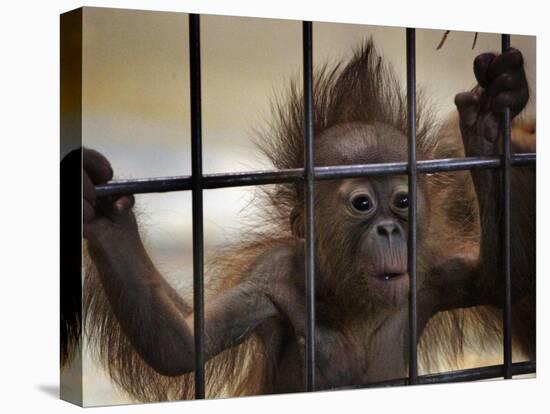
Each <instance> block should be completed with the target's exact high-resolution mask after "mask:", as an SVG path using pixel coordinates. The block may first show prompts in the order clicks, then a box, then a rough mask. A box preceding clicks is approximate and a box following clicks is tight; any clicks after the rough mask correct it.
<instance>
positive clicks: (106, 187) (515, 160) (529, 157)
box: [96, 153, 536, 197]
mask: <svg viewBox="0 0 550 414" xmlns="http://www.w3.org/2000/svg"><path fill="white" fill-rule="evenodd" d="M501 162H502V161H501V158H496V157H467V158H449V159H437V160H422V161H418V162H417V172H418V173H420V174H432V173H436V172H446V171H460V170H471V169H484V168H492V169H494V168H499V167H500V166H501ZM535 164H536V154H534V153H529V154H516V155H514V156H513V157H512V165H513V166H515V167H522V166H529V165H532V166H534V165H535ZM407 168H408V167H407V163H406V162H394V163H381V164H361V165H339V166H330V167H315V180H336V179H343V178H354V177H365V176H376V175H396V174H407ZM303 179H304V170H303V169H302V168H293V169H287V170H265V171H251V172H235V173H224V174H205V175H204V176H203V180H202V185H203V188H204V189H214V188H226V187H243V186H249V185H265V184H280V183H291V182H300V181H303ZM190 189H191V177H190V176H176V177H157V178H138V179H131V180H115V181H110V182H108V183H106V184H100V185H98V186H96V195H97V196H98V197H105V196H112V195H119V194H145V193H166V192H172V191H187V190H190Z"/></svg>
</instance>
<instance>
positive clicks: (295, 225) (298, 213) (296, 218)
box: [290, 205, 304, 239]
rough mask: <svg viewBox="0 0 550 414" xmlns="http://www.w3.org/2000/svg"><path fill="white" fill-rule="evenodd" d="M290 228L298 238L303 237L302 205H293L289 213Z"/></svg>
mask: <svg viewBox="0 0 550 414" xmlns="http://www.w3.org/2000/svg"><path fill="white" fill-rule="evenodd" d="M290 230H291V231H292V234H293V235H294V236H296V237H298V238H299V239H303V238H304V207H303V206H302V205H297V206H294V208H293V209H292V212H291V213H290Z"/></svg>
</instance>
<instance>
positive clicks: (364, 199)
mask: <svg viewBox="0 0 550 414" xmlns="http://www.w3.org/2000/svg"><path fill="white" fill-rule="evenodd" d="M351 205H352V206H353V208H354V209H355V210H357V211H359V212H361V213H366V212H368V211H370V210H371V209H372V207H373V202H372V200H371V198H370V197H369V196H368V195H366V194H359V195H356V196H355V197H353V198H352V199H351Z"/></svg>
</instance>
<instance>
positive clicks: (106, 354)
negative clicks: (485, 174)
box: [62, 40, 500, 401]
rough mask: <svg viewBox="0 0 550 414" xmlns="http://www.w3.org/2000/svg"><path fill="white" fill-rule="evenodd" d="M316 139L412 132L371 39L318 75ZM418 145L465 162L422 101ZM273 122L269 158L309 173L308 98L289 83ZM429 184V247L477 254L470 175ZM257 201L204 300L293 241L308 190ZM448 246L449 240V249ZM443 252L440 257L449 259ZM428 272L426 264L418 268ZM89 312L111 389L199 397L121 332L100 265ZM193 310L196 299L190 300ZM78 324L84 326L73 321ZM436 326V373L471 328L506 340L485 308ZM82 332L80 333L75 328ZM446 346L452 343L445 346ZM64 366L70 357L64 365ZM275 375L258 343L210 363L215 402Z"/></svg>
mask: <svg viewBox="0 0 550 414" xmlns="http://www.w3.org/2000/svg"><path fill="white" fill-rule="evenodd" d="M313 90H314V117H313V121H314V133H315V134H319V133H320V132H322V131H324V130H326V129H327V128H330V127H331V126H334V125H338V124H342V123H351V122H362V123H372V122H380V123H384V124H389V125H392V126H394V127H395V128H397V129H398V130H400V131H402V132H403V133H405V134H406V131H407V111H406V96H405V94H404V93H403V88H402V86H401V85H400V84H399V82H398V81H397V80H396V78H395V76H394V75H393V72H392V70H391V68H389V67H388V66H387V65H385V64H384V63H383V61H382V59H381V57H380V56H379V55H378V54H377V52H376V50H375V48H374V47H373V44H372V41H371V40H368V41H367V42H365V44H364V45H362V46H361V47H360V48H359V49H358V50H357V51H356V53H355V54H354V56H353V57H352V58H351V60H350V61H349V62H347V63H346V64H345V65H342V64H338V65H334V66H332V67H329V66H325V67H323V68H321V69H320V70H318V71H317V72H316V73H315V75H314V88H313ZM418 108H419V111H418V119H417V124H418V135H417V138H418V144H417V146H418V147H417V151H418V155H419V158H420V159H428V158H449V157H458V156H462V155H463V149H462V143H461V139H460V134H459V132H458V129H457V124H456V120H454V119H451V120H450V121H449V122H447V123H446V124H445V125H444V126H443V127H440V126H438V125H437V124H435V122H434V120H433V118H432V117H431V116H430V113H429V111H428V110H426V105H425V103H424V102H422V99H419V102H418ZM273 112H274V115H275V116H274V120H273V121H272V123H271V124H270V127H269V128H268V129H267V130H266V131H264V132H263V133H262V134H261V136H260V138H259V139H258V144H259V146H260V148H261V150H262V151H263V153H264V154H265V155H266V156H267V157H268V158H269V159H270V160H271V162H272V164H273V166H274V167H275V168H278V169H286V168H302V167H303V164H304V151H303V131H304V119H303V118H304V117H303V102H302V90H301V87H300V86H298V84H297V83H296V82H293V83H291V85H290V88H289V90H288V93H287V95H285V96H283V97H279V99H277V100H276V102H275V104H274V107H273ZM422 179H423V180H426V185H427V188H428V193H429V194H430V195H429V197H430V198H431V199H432V200H434V202H433V203H432V208H431V211H430V221H431V222H432V223H434V225H433V226H430V227H432V228H434V229H437V231H438V233H437V235H436V234H428V235H426V238H427V239H428V240H434V241H437V243H433V244H434V245H433V246H430V248H432V249H434V251H437V244H440V245H447V246H448V245H449V243H451V242H452V241H455V243H454V245H453V247H454V248H455V249H456V251H459V250H469V251H472V252H473V254H476V253H477V250H478V244H479V220H478V212H477V202H476V198H475V194H474V192H473V187H472V184H471V179H470V176H469V173H467V172H458V173H452V174H451V173H442V174H433V175H430V176H428V177H422ZM260 191H261V194H262V197H259V198H258V199H257V200H258V201H257V202H258V203H261V204H262V206H264V207H265V208H263V209H262V210H263V211H266V212H267V213H266V214H267V215H268V217H266V218H265V222H264V223H263V225H261V226H260V227H259V228H258V227H257V225H258V223H255V226H256V228H255V229H252V228H251V229H249V230H250V231H247V232H246V236H245V238H244V239H243V240H244V241H242V242H239V243H238V245H236V246H229V247H226V248H225V249H224V250H223V251H222V252H221V253H220V255H219V256H218V257H216V258H214V259H213V260H211V262H210V263H209V266H207V269H209V272H210V276H209V278H208V280H210V283H209V284H208V286H206V296H207V299H208V297H212V296H214V295H216V294H218V293H219V292H221V291H223V290H225V289H227V288H228V287H229V286H233V285H235V284H237V283H238V282H239V280H240V279H241V278H242V277H243V276H244V275H245V274H246V271H247V269H249V268H250V266H251V264H252V262H253V261H254V259H255V258H256V257H258V255H260V254H261V253H262V252H263V251H265V250H267V249H269V248H271V247H273V245H275V244H285V243H289V242H291V241H292V240H293V236H292V233H291V231H290V225H289V216H290V214H291V211H292V209H293V208H294V207H295V206H299V207H300V206H302V205H303V188H302V187H301V186H300V185H296V184H282V185H276V186H269V187H267V188H266V189H262V190H260ZM442 239H444V240H443V242H442ZM450 253H451V252H449V251H445V252H441V254H450ZM419 266H420V267H421V266H422V263H419ZM85 269H86V278H85V282H84V298H83V313H84V316H85V317H84V326H85V330H84V331H85V337H86V339H87V341H88V342H89V344H90V345H91V347H92V349H94V350H95V351H96V353H97V357H98V358H99V360H100V361H101V362H102V364H103V365H104V366H105V367H106V369H108V371H109V374H110V376H111V378H112V379H113V381H114V382H115V383H116V384H117V385H119V386H120V387H121V388H122V389H123V390H125V391H126V392H127V393H128V394H130V395H131V396H132V397H133V398H135V399H137V400H140V401H162V400H171V399H188V398H193V394H194V389H193V374H188V375H183V376H180V377H164V376H161V375H159V374H158V373H156V372H155V371H154V370H153V369H152V368H150V367H149V366H148V365H147V364H146V363H145V362H144V361H143V360H142V359H141V358H140V356H139V355H138V354H137V353H136V352H135V351H134V349H133V346H132V344H131V343H130V342H129V340H128V339H127V338H126V337H125V335H124V333H123V332H122V331H121V329H120V327H119V325H118V321H117V319H116V318H115V316H114V314H113V313H112V312H111V309H110V305H109V302H108V301H107V298H106V296H105V295H104V293H103V290H102V287H101V284H100V282H99V278H98V276H97V275H96V274H95V271H96V270H95V267H94V265H93V263H91V261H88V263H86V264H85ZM189 303H191V301H189ZM65 320H67V321H71V320H73V321H74V323H77V322H78V321H77V320H76V319H71V318H66V319H65ZM434 320H435V322H434V323H430V324H429V325H428V327H427V328H426V330H425V333H424V336H423V337H422V340H421V342H420V348H419V356H420V362H421V365H422V367H423V368H422V370H423V371H426V372H428V371H435V370H437V368H438V367H442V366H444V367H456V366H457V365H459V363H460V361H461V359H462V353H461V352H462V351H463V349H464V326H465V325H469V326H470V328H472V326H474V328H473V329H474V330H475V332H476V334H477V335H479V336H480V337H483V338H484V339H483V342H494V341H495V340H498V338H499V335H500V333H499V329H498V324H497V322H496V321H497V320H498V315H497V316H495V314H494V312H493V313H491V311H489V310H486V309H479V310H472V311H467V312H466V313H465V311H462V310H457V311H453V312H446V313H445V315H438V316H437V317H436V318H434ZM75 332H78V330H75ZM441 338H445V339H441ZM74 342H75V338H74V335H65V336H64V337H63V338H62V343H63V344H65V345H64V347H63V348H62V350H66V349H71V345H72V344H74ZM64 360H65V359H64ZM273 369H275V367H274V366H273V363H272V362H271V361H269V356H268V355H266V353H265V351H264V346H263V344H262V343H261V341H260V340H259V338H258V337H257V336H255V335H252V336H251V337H250V338H249V339H247V340H246V341H245V342H244V343H242V344H241V345H239V346H237V347H235V348H232V349H229V350H227V351H225V352H223V353H222V354H220V355H218V356H217V357H215V358H213V359H212V360H210V361H209V362H208V363H207V364H206V384H207V397H209V398H211V397H217V396H241V395H252V394H260V393H262V392H263V390H264V389H265V383H266V381H268V379H269V377H270V372H271V370H273Z"/></svg>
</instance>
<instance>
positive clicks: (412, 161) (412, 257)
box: [407, 28, 418, 384]
mask: <svg viewBox="0 0 550 414" xmlns="http://www.w3.org/2000/svg"><path fill="white" fill-rule="evenodd" d="M415 42H416V40H415V29H411V28H407V117H408V118H407V119H408V138H409V145H408V147H409V148H408V153H409V169H408V172H409V174H408V175H409V239H408V271H409V278H410V293H409V383H410V384H416V383H417V382H418V367H417V356H416V342H417V335H418V332H417V331H418V328H417V310H416V194H417V183H416V45H415Z"/></svg>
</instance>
